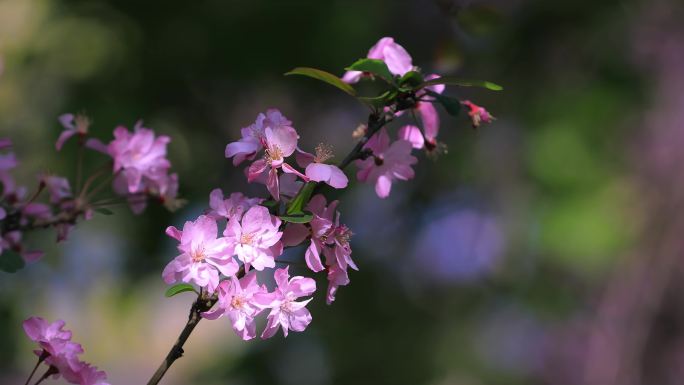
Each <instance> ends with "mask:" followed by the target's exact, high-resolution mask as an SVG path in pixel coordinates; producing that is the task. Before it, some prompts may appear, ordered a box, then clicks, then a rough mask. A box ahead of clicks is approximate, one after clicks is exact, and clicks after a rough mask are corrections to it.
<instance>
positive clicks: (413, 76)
mask: <svg viewBox="0 0 684 385" xmlns="http://www.w3.org/2000/svg"><path fill="white" fill-rule="evenodd" d="M423 81H424V80H423V75H421V74H420V72H418V71H409V72H407V73H405V74H404V76H402V77H401V78H400V79H399V85H400V86H404V85H407V86H409V87H410V88H409V89H408V90H407V91H410V90H411V89H413V88H415V87H419V86H420V85H421V84H423Z"/></svg>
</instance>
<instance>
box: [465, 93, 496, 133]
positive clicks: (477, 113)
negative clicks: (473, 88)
mask: <svg viewBox="0 0 684 385" xmlns="http://www.w3.org/2000/svg"><path fill="white" fill-rule="evenodd" d="M461 104H463V105H464V106H466V107H468V116H470V120H471V121H472V122H473V128H478V127H480V124H481V123H491V122H492V121H493V120H494V119H495V118H494V116H492V114H490V113H489V111H487V110H486V109H485V108H484V107H480V106H478V105H477V104H475V103H473V102H471V101H470V100H464V101H462V102H461Z"/></svg>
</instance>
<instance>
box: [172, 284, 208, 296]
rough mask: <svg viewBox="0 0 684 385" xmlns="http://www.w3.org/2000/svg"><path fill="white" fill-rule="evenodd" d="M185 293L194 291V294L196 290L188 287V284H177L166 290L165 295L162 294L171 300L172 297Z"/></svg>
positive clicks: (190, 286)
mask: <svg viewBox="0 0 684 385" xmlns="http://www.w3.org/2000/svg"><path fill="white" fill-rule="evenodd" d="M185 291H194V292H195V293H197V290H195V288H194V287H193V286H192V285H190V284H189V283H177V284H175V285H173V286H171V287H170V288H168V289H167V290H166V293H164V295H165V296H166V297H167V298H171V297H173V296H174V295H176V294H179V293H183V292H185ZM197 294H199V293H197Z"/></svg>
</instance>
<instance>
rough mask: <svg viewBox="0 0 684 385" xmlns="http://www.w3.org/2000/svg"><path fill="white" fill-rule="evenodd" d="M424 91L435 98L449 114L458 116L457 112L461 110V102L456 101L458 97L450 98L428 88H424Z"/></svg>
mask: <svg viewBox="0 0 684 385" xmlns="http://www.w3.org/2000/svg"><path fill="white" fill-rule="evenodd" d="M425 93H427V94H428V95H430V96H432V97H433V98H435V99H437V102H438V103H439V104H441V105H442V107H444V109H445V110H446V112H448V113H449V115H451V116H458V114H459V112H460V111H461V102H460V101H458V99H454V98H450V97H448V96H444V95H442V94H439V93H437V92H434V91H430V90H425Z"/></svg>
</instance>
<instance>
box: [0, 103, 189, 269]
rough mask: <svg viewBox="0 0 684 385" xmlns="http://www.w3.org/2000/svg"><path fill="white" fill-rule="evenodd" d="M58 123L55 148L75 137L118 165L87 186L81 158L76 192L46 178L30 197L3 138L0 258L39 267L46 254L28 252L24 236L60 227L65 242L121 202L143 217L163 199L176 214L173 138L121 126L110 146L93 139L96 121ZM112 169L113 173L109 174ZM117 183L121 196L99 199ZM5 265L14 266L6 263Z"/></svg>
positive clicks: (63, 119) (68, 117)
mask: <svg viewBox="0 0 684 385" xmlns="http://www.w3.org/2000/svg"><path fill="white" fill-rule="evenodd" d="M58 120H59V122H60V123H61V124H62V126H63V127H64V130H63V131H62V133H61V134H60V135H59V137H58V139H57V142H56V143H55V147H56V148H57V150H61V149H62V148H63V147H64V146H65V144H66V142H67V141H68V140H69V139H70V138H72V137H73V138H76V139H77V140H78V144H79V146H80V147H81V149H82V148H90V149H93V150H96V151H98V152H101V153H104V154H106V155H107V156H109V157H111V158H112V162H111V163H112V165H111V166H109V164H105V165H103V167H102V168H101V169H100V170H97V171H95V172H94V173H93V174H92V175H90V176H89V177H88V178H87V179H86V181H85V183H83V184H82V187H81V180H80V178H81V175H80V173H81V169H82V167H83V160H82V158H81V157H79V162H80V164H79V165H78V170H79V171H78V176H77V178H78V179H79V180H78V181H77V186H78V187H77V189H76V191H73V190H72V188H71V184H70V182H69V180H68V179H66V178H64V177H61V176H59V175H55V174H40V175H39V176H38V186H37V188H36V191H35V192H34V193H32V194H28V193H27V191H28V190H27V189H26V188H25V187H23V186H19V185H18V184H17V183H16V181H15V180H14V178H13V176H12V173H11V171H12V169H14V168H16V167H17V166H18V164H19V162H18V160H17V158H16V156H15V154H14V153H13V152H11V151H10V150H11V148H12V142H11V141H10V140H9V139H0V187H2V190H1V191H2V193H1V194H0V256H1V255H2V254H3V253H9V252H13V253H18V254H19V255H21V257H22V259H23V261H19V262H21V263H24V262H33V261H35V260H37V259H38V258H40V257H41V256H42V255H43V253H42V252H41V251H35V250H29V249H27V247H26V246H25V245H24V244H23V242H22V238H23V233H24V232H26V231H29V230H34V229H40V228H54V229H55V230H56V233H57V241H58V242H59V241H63V240H65V239H66V238H67V236H68V234H69V232H70V230H71V229H72V228H73V227H74V225H75V224H76V222H77V221H78V220H79V219H81V218H82V219H85V220H88V219H90V218H91V217H92V216H93V213H94V212H95V211H102V210H106V209H105V207H106V206H108V205H111V204H116V203H118V200H119V199H124V200H125V201H128V203H129V204H130V206H131V209H132V210H133V211H134V212H135V213H140V212H142V210H143V209H144V208H145V205H146V202H147V199H148V197H152V198H156V199H158V200H160V201H161V202H162V203H163V204H164V205H166V206H167V207H168V208H170V209H173V208H176V207H178V205H179V203H180V200H178V199H177V193H178V176H177V175H176V174H169V168H170V166H171V164H170V162H169V161H168V159H166V145H167V143H168V142H169V141H170V139H169V138H168V137H166V136H159V137H155V134H154V132H153V131H152V130H150V129H148V128H144V127H142V125H141V124H140V123H138V124H137V125H136V127H135V129H134V132H133V133H131V132H130V131H128V130H127V129H126V128H124V127H117V128H116V129H115V130H114V140H112V141H111V142H110V143H108V144H104V143H102V142H100V141H99V140H97V139H95V138H89V137H88V134H89V133H88V129H89V126H90V120H89V119H88V118H87V117H85V116H84V115H74V114H64V115H61V116H60V117H59V119H58ZM109 167H111V169H112V171H111V174H108V175H107V173H106V170H107V168H109ZM98 179H99V180H98ZM112 179H113V186H112V187H113V191H114V193H115V194H116V195H117V196H118V197H109V198H102V199H101V198H99V197H98V192H99V191H100V190H101V189H102V188H103V187H105V186H106V185H107V184H108V183H109V182H110V181H111V180H112ZM98 182H99V184H98ZM43 192H47V197H46V199H44V202H39V201H38V200H39V198H40V196H41V194H42V193H43ZM119 197H121V198H119ZM125 201H124V202H125ZM105 212H106V211H105ZM4 258H8V255H5V256H4ZM3 266H9V265H8V264H7V263H4V264H3ZM16 267H17V268H19V267H20V266H18V265H17V266H16ZM6 270H8V269H7V268H6ZM8 271H11V270H8Z"/></svg>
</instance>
